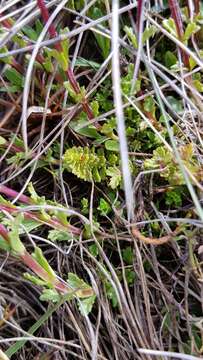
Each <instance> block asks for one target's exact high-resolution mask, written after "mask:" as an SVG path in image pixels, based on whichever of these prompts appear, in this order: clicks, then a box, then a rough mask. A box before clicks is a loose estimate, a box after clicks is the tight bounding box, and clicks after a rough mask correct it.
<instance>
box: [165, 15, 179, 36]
mask: <svg viewBox="0 0 203 360" xmlns="http://www.w3.org/2000/svg"><path fill="white" fill-rule="evenodd" d="M162 23H163V26H164V27H165V29H166V30H167V31H168V32H169V33H171V34H172V35H173V36H175V37H178V35H177V31H176V24H175V22H174V20H173V19H172V18H169V19H165V20H163V22H162Z"/></svg>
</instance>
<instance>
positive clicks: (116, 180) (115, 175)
mask: <svg viewBox="0 0 203 360" xmlns="http://www.w3.org/2000/svg"><path fill="white" fill-rule="evenodd" d="M106 174H107V176H110V178H111V179H110V182H109V185H110V187H111V188H112V189H116V188H117V187H118V186H119V185H120V183H121V171H120V169H119V168H118V167H116V166H111V167H109V168H108V169H106Z"/></svg>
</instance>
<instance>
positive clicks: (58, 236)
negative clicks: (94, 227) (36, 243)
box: [48, 230, 73, 242]
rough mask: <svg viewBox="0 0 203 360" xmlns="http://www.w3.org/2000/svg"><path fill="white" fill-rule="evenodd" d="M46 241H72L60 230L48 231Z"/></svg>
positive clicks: (66, 233) (71, 237)
mask: <svg viewBox="0 0 203 360" xmlns="http://www.w3.org/2000/svg"><path fill="white" fill-rule="evenodd" d="M48 239H49V240H51V241H53V242H54V241H70V240H72V239H73V236H72V235H71V234H70V233H68V232H65V231H60V230H50V231H49V234H48Z"/></svg>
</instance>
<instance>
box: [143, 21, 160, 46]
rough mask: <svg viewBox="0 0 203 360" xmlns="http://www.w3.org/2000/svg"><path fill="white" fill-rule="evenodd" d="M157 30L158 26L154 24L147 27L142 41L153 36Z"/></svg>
mask: <svg viewBox="0 0 203 360" xmlns="http://www.w3.org/2000/svg"><path fill="white" fill-rule="evenodd" d="M156 32H157V28H156V26H154V25H152V26H150V27H149V28H146V29H145V30H144V32H143V35H142V43H143V44H144V43H145V42H146V41H147V40H149V39H150V38H151V37H153V36H154V35H155V34H156Z"/></svg>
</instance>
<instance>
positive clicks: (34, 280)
mask: <svg viewBox="0 0 203 360" xmlns="http://www.w3.org/2000/svg"><path fill="white" fill-rule="evenodd" d="M24 278H25V279H26V280H28V281H30V282H32V283H33V284H35V285H37V286H47V282H46V281H44V280H42V279H40V278H38V277H37V276H34V275H31V274H29V273H25V274H24Z"/></svg>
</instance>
